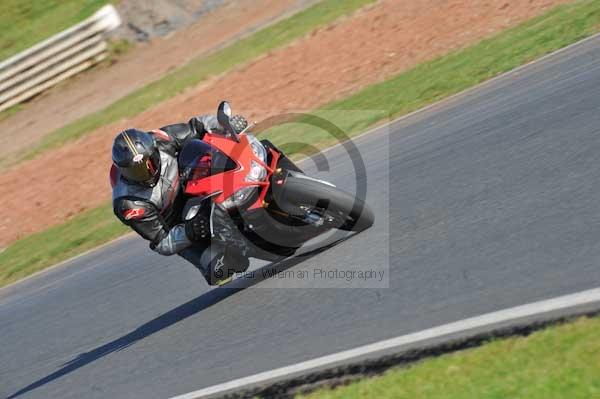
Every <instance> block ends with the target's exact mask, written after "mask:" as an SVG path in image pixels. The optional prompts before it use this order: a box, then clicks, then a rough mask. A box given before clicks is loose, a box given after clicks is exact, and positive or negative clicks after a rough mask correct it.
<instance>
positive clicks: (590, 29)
mask: <svg viewBox="0 0 600 399" xmlns="http://www.w3.org/2000/svg"><path fill="white" fill-rule="evenodd" d="M598 26H600V0H593V1H592V0H585V1H578V2H576V3H574V4H570V5H567V6H561V7H558V8H556V9H554V10H552V11H550V12H548V13H547V14H545V15H543V16H541V17H539V18H535V19H533V20H531V21H528V22H525V23H523V24H521V25H519V26H518V27H516V28H514V29H510V30H508V31H505V32H503V33H500V34H498V35H496V36H495V37H493V38H490V39H488V40H484V41H482V42H480V43H479V44H476V45H474V46H472V47H469V48H466V49H464V50H461V51H457V52H454V53H452V54H449V55H447V56H445V57H441V58H439V59H436V60H434V61H431V62H428V63H424V64H422V65H419V66H417V67H416V68H414V69H412V70H410V71H407V72H405V73H402V74H400V75H398V76H396V77H394V78H392V79H390V80H388V81H386V82H383V83H381V84H377V85H374V86H371V87H368V88H366V89H364V90H362V91H361V92H359V93H357V94H355V95H353V96H350V97H349V98H347V99H344V100H342V101H338V102H335V103H332V104H329V105H328V106H325V107H323V108H322V109H321V110H318V111H317V112H316V114H317V115H326V116H327V117H328V118H329V119H331V120H332V121H333V122H334V123H336V124H338V125H339V126H340V127H342V128H343V129H345V130H346V131H347V132H348V134H349V135H353V134H357V133H359V132H361V131H363V130H364V129H365V128H366V127H369V126H371V125H373V124H375V123H377V122H379V121H381V120H382V119H383V118H385V117H387V116H390V115H391V116H398V115H401V114H404V113H407V112H410V111H413V110H415V109H418V108H419V107H422V106H424V105H426V104H429V103H431V102H434V101H436V100H439V99H441V98H444V97H446V96H449V95H451V94H454V93H457V92H459V91H461V90H464V89H466V88H468V87H472V86H473V85H475V84H477V83H479V82H481V81H484V80H486V79H489V78H490V77H492V76H495V75H497V74H499V73H501V72H505V71H508V70H510V69H512V68H514V67H516V66H519V65H521V64H523V63H525V62H528V61H530V60H533V59H535V58H537V57H539V56H541V55H544V54H547V53H548V52H551V51H553V50H556V49H559V48H561V47H564V46H566V45H568V44H571V43H573V42H575V41H577V40H579V39H582V38H584V37H586V36H589V35H591V34H593V33H595V32H596V31H597V28H598ZM282 34H283V33H282ZM286 34H287V33H286ZM248 40H250V39H248ZM361 109H362V110H381V111H379V112H371V111H365V112H362V111H352V112H350V111H349V110H361ZM289 127H290V128H289V129H288V128H287V127H286V128H285V130H284V128H282V127H277V128H274V129H272V130H270V131H268V133H265V134H264V135H261V138H262V137H269V138H271V139H273V140H274V142H276V143H277V144H280V145H281V144H283V145H284V146H283V147H284V148H285V150H286V151H288V152H291V153H294V152H296V153H298V152H303V151H304V149H303V148H302V147H303V146H302V144H290V143H291V142H293V141H295V138H298V137H302V139H301V140H299V141H302V142H305V143H306V142H310V143H313V144H314V145H316V146H317V147H321V148H323V147H324V146H327V145H330V144H331V143H332V142H335V140H336V139H334V138H331V137H330V136H328V135H327V134H325V133H324V132H323V131H322V130H320V129H314V128H308V129H307V128H306V126H303V125H297V124H292V125H289ZM304 152H307V151H304ZM296 157H297V156H296ZM103 209H104V211H102V210H103ZM106 209H108V208H107V207H106V206H104V207H102V208H101V209H100V210H98V213H97V216H96V217H94V218H90V217H84V219H79V218H75V219H73V220H70V221H68V222H66V223H65V224H64V225H61V226H59V227H56V228H53V229H51V230H50V231H52V233H48V232H43V233H40V234H38V235H35V236H32V237H28V238H24V239H22V240H20V241H17V242H15V243H13V244H11V245H10V246H9V247H8V249H7V250H6V251H5V252H4V253H2V254H1V257H0V265H1V266H0V284H2V281H5V282H7V281H9V279H8V278H6V277H5V276H7V275H8V274H10V275H11V276H12V277H11V279H10V281H14V280H15V276H19V277H22V276H25V275H27V274H28V273H29V272H32V271H35V270H39V269H41V268H43V267H44V266H49V265H52V264H53V263H55V262H57V261H59V260H62V259H66V258H68V257H70V256H72V255H74V254H76V253H78V252H81V251H83V250H86V249H88V248H90V247H92V246H93V245H96V244H98V243H100V242H104V241H108V240H109V239H111V238H113V237H115V236H116V234H117V233H116V231H118V229H116V225H115V223H116V219H115V218H114V216H112V214H110V212H106ZM86 215H88V214H86ZM98 226H114V227H111V228H110V229H106V228H104V229H99V228H98ZM65 231H71V232H73V233H74V234H73V233H72V234H66V233H64V232H65ZM121 231H124V230H122V229H121ZM40 237H43V240H41V241H42V242H45V241H48V245H50V243H55V244H53V248H63V250H64V252H60V251H54V252H52V254H48V253H47V249H46V248H47V247H41V246H40V247H38V246H36V245H32V244H31V242H32V241H31V240H34V242H37V241H36V240H38V241H39V240H40ZM89 240H91V241H92V242H91V243H90V242H88V241H89ZM63 242H65V244H63ZM60 245H63V246H62V247H61V246H60ZM15 247H16V248H21V249H20V250H15V249H14V248H15ZM9 262H10V263H9ZM29 263H32V264H35V265H36V266H35V267H33V268H30V267H29V266H28V264H29ZM21 269H27V270H29V271H23V270H21ZM3 276H4V277H3Z"/></svg>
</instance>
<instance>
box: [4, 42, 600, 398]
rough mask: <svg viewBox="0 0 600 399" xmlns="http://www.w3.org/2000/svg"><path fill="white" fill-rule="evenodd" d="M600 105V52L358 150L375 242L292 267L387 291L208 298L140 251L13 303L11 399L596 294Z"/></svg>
mask: <svg viewBox="0 0 600 399" xmlns="http://www.w3.org/2000/svg"><path fill="white" fill-rule="evenodd" d="M599 99H600V39H598V38H594V39H593V40H588V41H586V42H584V43H582V44H580V45H578V46H575V47H571V48H570V49H568V50H566V51H563V52H560V53H559V54H557V55H554V56H552V57H549V58H546V59H544V60H543V61H541V62H538V63H535V64H533V65H530V66H528V67H526V68H524V69H520V70H519V71H518V72H517V73H513V74H510V75H508V76H505V77H502V78H500V79H496V80H494V81H493V82H492V83H490V84H486V85H483V86H481V87H479V88H477V89H476V90H472V91H469V92H467V93H465V94H464V95H461V96H458V97H455V98H453V99H451V100H449V101H446V102H443V103H441V104H439V105H437V106H434V107H432V108H429V109H428V110H426V111H424V112H421V113H417V114H415V115H412V116H410V117H408V118H405V119H402V120H400V121H397V122H395V123H393V124H392V125H391V126H390V127H389V128H388V129H386V128H384V129H382V130H380V131H377V132H375V133H373V134H370V135H366V136H363V137H361V138H359V139H357V140H356V141H355V143H356V145H357V146H358V148H359V149H360V153H361V156H362V158H363V160H364V162H365V165H366V167H367V184H368V201H369V203H370V204H371V206H372V207H373V208H374V209H375V210H376V218H377V219H376V224H375V226H374V227H373V228H372V229H371V230H369V231H368V232H365V233H363V234H361V235H359V236H356V237H353V238H351V239H349V240H347V241H344V242H342V243H341V244H339V245H337V246H335V247H333V248H331V249H329V250H327V251H325V252H322V253H319V254H317V255H315V256H312V257H309V258H308V259H305V260H304V262H302V263H299V264H294V262H292V263H290V264H287V265H285V267H289V269H288V270H297V269H301V268H307V269H310V268H311V267H315V266H318V267H323V268H328V269H336V268H344V267H348V265H363V266H364V265H370V266H372V267H373V268H374V269H376V270H383V271H388V268H389V274H387V275H386V277H388V278H389V288H379V289H375V288H370V289H344V288H339V289H315V288H309V287H312V286H315V285H319V284H322V282H318V281H316V280H310V279H307V280H306V281H293V282H292V283H291V285H293V286H295V287H303V288H286V287H287V286H289V285H290V281H288V280H285V279H276V278H272V279H266V280H262V281H261V280H260V279H258V281H253V282H251V283H247V282H246V281H245V280H240V281H241V283H240V284H238V285H235V287H238V288H239V289H237V290H223V289H217V290H209V289H208V287H207V286H206V285H205V283H204V282H203V281H202V279H201V278H200V276H199V275H198V274H197V272H196V271H195V270H194V269H193V268H192V267H189V266H188V265H186V264H185V263H183V262H182V261H180V260H178V259H176V258H164V257H160V256H158V255H153V254H151V253H150V252H149V251H148V249H147V246H146V244H145V243H144V242H143V241H141V240H138V239H136V238H132V237H129V238H126V239H123V240H120V241H117V242H115V243H113V244H111V245H109V246H107V247H104V248H102V249H101V250H99V251H96V252H92V253H90V254H88V255H86V256H83V257H80V258H78V259H76V260H74V261H72V262H70V264H66V265H63V266H60V267H57V268H55V269H52V270H51V271H50V272H48V273H44V274H42V275H39V276H37V277H35V278H32V279H29V280H26V281H24V282H22V283H20V284H17V285H14V286H12V287H9V288H7V289H4V290H2V291H0V320H1V323H0V337H1V343H2V347H1V350H0V397H18V398H52V397H56V398H58V397H60V398H82V397H85V398H106V397H112V398H115V397H118V398H168V397H170V396H174V395H178V394H182V393H185V392H189V391H194V390H197V389H199V388H202V387H207V386H210V385H214V384H217V383H221V382H225V381H228V380H230V379H233V378H240V377H244V376H247V375H251V374H255V373H258V372H261V371H265V370H270V369H273V368H276V367H281V366H286V365H289V364H293V363H296V362H300V361H304V360H308V359H311V358H315V357H318V356H322V355H327V354H330V353H334V352H337V351H341V350H347V349H350V348H353V347H355V346H359V345H364V344H368V343H371V342H375V341H378V340H382V339H386V338H390V337H394V336H398V335H401V334H408V333H412V332H416V331H420V330H422V329H426V328H430V327H432V326H436V325H440V324H443V323H449V322H453V321H456V320H460V319H464V318H467V317H473V316H477V315H479V314H483V313H488V312H493V311H496V310H500V309H504V308H508V307H512V306H518V305H521V304H525V303H529V302H533V301H539V300H543V299H546V298H551V297H555V296H559V295H566V294H569V293H573V292H577V291H581V290H586V289H591V288H594V287H597V286H598V285H600V284H599V282H600V267H599V262H598V259H599V258H600V244H598V240H599V238H600V213H599V212H598V210H597V209H598V203H599V201H598V199H599V197H600V189H599V188H598V187H599V186H598V184H597V183H598V181H599V180H600V162H598V160H597V158H598V155H597V154H598V153H600V135H599V133H598V132H599V130H600V109H599V108H600V107H599V104H600V101H599ZM326 156H327V158H328V160H329V162H330V165H331V166H332V170H331V172H330V173H328V174H326V175H327V176H328V178H330V179H331V180H333V181H334V182H335V183H336V184H338V185H339V186H343V187H352V186H353V183H354V180H355V179H354V173H353V170H352V168H351V167H350V164H349V162H348V160H347V157H346V156H345V154H344V151H343V148H341V147H338V148H335V149H333V150H331V151H329V152H327V153H326ZM255 267H257V266H255ZM326 283H327V284H329V285H335V286H339V287H343V286H347V283H346V282H344V281H337V280H333V281H327V282H326ZM233 284H236V283H235V282H234V283H233ZM244 288H245V289H244Z"/></svg>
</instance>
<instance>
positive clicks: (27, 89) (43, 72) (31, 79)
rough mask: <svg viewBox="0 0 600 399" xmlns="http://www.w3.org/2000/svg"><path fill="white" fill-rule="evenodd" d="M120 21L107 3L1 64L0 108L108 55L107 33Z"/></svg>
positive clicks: (34, 93)
mask: <svg viewBox="0 0 600 399" xmlns="http://www.w3.org/2000/svg"><path fill="white" fill-rule="evenodd" d="M120 24H121V19H120V18H119V14H118V13H117V10H116V9H115V8H114V7H113V6H112V5H107V6H104V7H102V8H101V9H100V10H98V11H97V12H96V13H95V14H94V15H92V16H91V17H89V18H88V19H86V20H85V21H83V22H81V23H79V24H77V25H75V26H73V27H72V28H69V29H67V30H65V31H63V32H61V33H58V34H57V35H55V36H52V37H51V38H49V39H47V40H45V41H43V42H41V43H39V44H36V45H35V46H33V47H31V48H29V49H27V50H25V51H23V52H21V53H19V54H17V55H15V56H13V57H11V58H9V59H7V60H6V61H3V62H1V63H0V111H3V110H5V109H7V108H9V107H12V106H13V105H15V104H18V103H20V102H22V101H25V100H27V99H28V98H31V97H33V96H35V95H36V94H38V93H40V92H42V91H44V90H46V89H47V88H49V87H51V86H53V85H55V84H57V83H58V82H60V81H62V80H64V79H67V78H68V77H70V76H73V75H75V74H77V73H79V72H81V71H83V70H85V69H87V68H89V67H90V66H92V65H94V64H95V63H97V62H99V61H101V60H103V59H104V58H105V57H106V53H107V45H106V40H105V34H106V32H108V31H110V30H112V29H115V28H116V27H118V26H119V25H120Z"/></svg>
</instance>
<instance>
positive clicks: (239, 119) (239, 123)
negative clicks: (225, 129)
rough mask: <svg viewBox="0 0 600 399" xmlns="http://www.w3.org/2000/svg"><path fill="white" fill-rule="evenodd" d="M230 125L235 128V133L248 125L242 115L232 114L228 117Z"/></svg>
mask: <svg viewBox="0 0 600 399" xmlns="http://www.w3.org/2000/svg"><path fill="white" fill-rule="evenodd" d="M230 121H231V127H233V130H235V132H236V133H238V134H239V133H240V132H241V131H242V130H244V129H245V128H246V127H247V126H248V121H247V120H246V118H244V117H243V116H242V115H234V116H232V117H231V119H230Z"/></svg>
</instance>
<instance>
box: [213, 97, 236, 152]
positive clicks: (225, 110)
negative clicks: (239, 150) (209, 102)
mask: <svg viewBox="0 0 600 399" xmlns="http://www.w3.org/2000/svg"><path fill="white" fill-rule="evenodd" d="M230 118H231V105H229V103H228V102H227V101H221V104H219V108H218V109H217V121H218V122H219V125H221V126H222V127H223V129H225V132H227V134H229V135H230V136H231V137H233V138H234V139H235V141H237V142H238V143H239V142H240V139H239V138H238V135H237V134H236V133H235V130H234V129H233V127H232V126H231V120H230Z"/></svg>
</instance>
